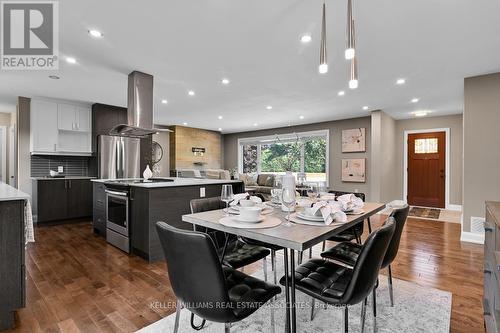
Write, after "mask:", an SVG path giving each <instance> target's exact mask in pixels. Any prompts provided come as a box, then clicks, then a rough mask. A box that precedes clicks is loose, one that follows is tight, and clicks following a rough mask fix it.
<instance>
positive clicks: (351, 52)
mask: <svg viewBox="0 0 500 333" xmlns="http://www.w3.org/2000/svg"><path fill="white" fill-rule="evenodd" d="M355 38H356V36H355V35H354V19H353V15H352V0H347V34H346V41H347V46H346V49H345V58H346V59H347V60H351V59H353V58H354V57H355V56H356V49H355V44H356V42H355Z"/></svg>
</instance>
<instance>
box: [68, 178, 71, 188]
mask: <svg viewBox="0 0 500 333" xmlns="http://www.w3.org/2000/svg"><path fill="white" fill-rule="evenodd" d="M68 185H69V188H71V180H68Z"/></svg>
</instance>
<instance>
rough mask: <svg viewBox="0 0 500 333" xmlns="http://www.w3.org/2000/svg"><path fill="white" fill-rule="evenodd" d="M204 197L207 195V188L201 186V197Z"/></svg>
mask: <svg viewBox="0 0 500 333" xmlns="http://www.w3.org/2000/svg"><path fill="white" fill-rule="evenodd" d="M204 197H205V188H204V187H200V198H204Z"/></svg>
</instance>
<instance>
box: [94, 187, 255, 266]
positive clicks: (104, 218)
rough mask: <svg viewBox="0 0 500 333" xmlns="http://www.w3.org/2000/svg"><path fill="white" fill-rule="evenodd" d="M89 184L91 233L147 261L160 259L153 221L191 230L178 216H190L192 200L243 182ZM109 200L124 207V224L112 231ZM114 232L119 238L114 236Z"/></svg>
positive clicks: (240, 188)
mask: <svg viewBox="0 0 500 333" xmlns="http://www.w3.org/2000/svg"><path fill="white" fill-rule="evenodd" d="M92 182H93V183H94V230H95V232H96V233H99V234H102V235H106V238H107V239H108V242H116V241H118V242H119V243H118V247H120V246H121V245H123V247H125V248H129V252H131V253H133V254H136V255H139V256H141V257H143V258H144V259H146V260H148V261H149V262H154V261H158V260H162V259H163V250H162V248H161V244H160V240H159V238H158V235H157V233H156V227H155V225H156V222H158V221H163V222H166V223H168V224H170V225H172V226H175V227H177V228H182V229H192V226H191V225H189V224H187V223H185V222H182V215H185V214H190V213H191V208H190V201H191V200H192V199H197V198H203V197H207V198H208V197H216V196H220V193H221V188H222V185H223V184H231V185H232V186H233V192H234V193H242V192H243V191H244V190H245V187H244V185H243V182H242V181H239V180H219V179H198V178H176V177H170V178H161V179H156V180H155V182H144V181H142V180H141V179H119V180H112V179H93V180H92ZM121 188H123V190H121ZM106 190H107V192H106ZM113 192H114V194H113ZM120 192H121V193H127V199H125V197H123V196H122V197H121V198H120V195H116V196H115V197H113V195H115V194H117V193H120ZM109 198H113V200H120V199H121V200H122V201H123V202H124V204H123V205H124V207H125V206H126V205H128V208H126V212H127V214H128V216H126V217H125V218H126V219H127V222H126V225H121V226H118V228H114V227H113V226H112V227H111V229H112V230H110V221H109V220H113V218H110V216H109V215H110V214H109V211H110V210H115V209H116V202H117V201H114V203H110V202H111V201H110V200H109ZM125 200H126V201H125ZM125 202H126V203H125ZM113 205H114V206H113ZM106 211H108V213H106ZM118 215H119V214H118ZM111 225H112V223H111ZM123 227H125V228H123ZM116 231H118V233H119V234H120V233H121V235H119V234H116ZM125 231H127V233H128V237H129V239H128V240H125V239H124V238H123V237H122V236H123V235H125V236H126V234H125ZM120 242H121V243H120ZM125 242H127V243H128V244H126V243H125ZM115 245H116V244H115ZM120 248H122V247H120ZM122 249H123V248H122Z"/></svg>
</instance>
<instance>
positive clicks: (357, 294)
mask: <svg viewBox="0 0 500 333" xmlns="http://www.w3.org/2000/svg"><path fill="white" fill-rule="evenodd" d="M395 226H396V224H395V222H394V218H392V217H390V218H389V219H388V220H387V223H386V224H385V225H384V226H382V227H381V228H379V229H378V230H376V231H374V232H373V233H371V234H370V235H369V236H368V238H367V240H366V242H365V243H364V244H363V245H362V246H361V251H360V253H359V257H358V260H357V261H356V264H355V265H354V267H352V268H350V267H346V266H342V265H339V264H337V263H335V262H332V261H328V260H325V259H311V260H309V261H307V262H306V263H304V264H302V265H300V266H299V267H297V268H296V270H295V286H296V288H297V289H298V290H300V291H301V292H303V293H305V294H307V295H309V296H311V297H312V298H313V303H312V306H311V318H312V314H313V313H314V306H315V305H314V300H315V299H318V300H319V301H322V302H324V303H326V304H330V305H335V306H341V307H343V308H344V311H343V326H344V332H348V330H349V312H348V307H349V306H351V305H355V304H359V303H361V332H363V331H364V326H365V317H366V304H367V297H368V296H369V295H370V293H371V292H372V290H373V289H374V288H375V284H376V282H377V277H378V274H379V271H380V267H381V265H382V261H383V259H384V256H385V254H386V251H387V248H388V246H389V243H390V241H391V238H392V235H393V233H394V230H395ZM280 283H281V284H282V285H284V283H285V277H283V278H281V279H280Z"/></svg>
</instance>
